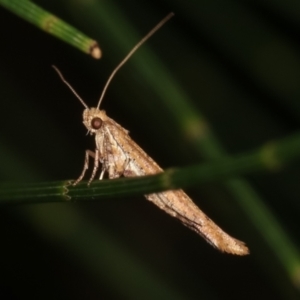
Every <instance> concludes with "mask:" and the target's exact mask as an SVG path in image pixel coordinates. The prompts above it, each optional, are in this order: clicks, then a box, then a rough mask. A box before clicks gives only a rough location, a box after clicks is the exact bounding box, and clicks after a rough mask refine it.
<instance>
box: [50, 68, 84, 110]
mask: <svg viewBox="0 0 300 300" xmlns="http://www.w3.org/2000/svg"><path fill="white" fill-rule="evenodd" d="M52 68H53V69H54V70H55V71H56V73H57V74H58V76H59V77H60V79H61V80H62V82H63V83H64V84H65V85H66V86H67V87H68V88H69V89H70V90H71V92H72V93H73V94H74V95H75V96H76V97H77V99H78V100H79V101H80V102H81V103H82V104H83V106H84V107H85V108H89V107H88V106H87V105H86V104H85V102H84V101H83V100H82V98H81V97H80V96H79V95H78V94H77V92H76V91H75V90H74V88H73V87H72V86H71V84H70V83H69V82H68V81H67V80H66V79H65V78H64V76H63V74H62V73H61V72H60V70H59V69H58V68H57V67H56V66H53V65H52Z"/></svg>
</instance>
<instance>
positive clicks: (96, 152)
mask: <svg viewBox="0 0 300 300" xmlns="http://www.w3.org/2000/svg"><path fill="white" fill-rule="evenodd" d="M98 169H99V150H98V149H96V150H95V155H94V168H93V172H92V175H91V178H90V180H89V182H88V185H90V184H91V182H92V181H93V179H94V178H95V175H96V172H97V170H98ZM102 171H103V170H102Z"/></svg>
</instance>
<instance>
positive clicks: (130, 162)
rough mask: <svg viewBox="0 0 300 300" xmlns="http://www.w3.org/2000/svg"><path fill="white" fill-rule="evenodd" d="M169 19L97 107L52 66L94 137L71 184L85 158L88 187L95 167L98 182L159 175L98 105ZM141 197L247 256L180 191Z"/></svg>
mask: <svg viewBox="0 0 300 300" xmlns="http://www.w3.org/2000/svg"><path fill="white" fill-rule="evenodd" d="M172 16H173V13H171V14H169V15H168V16H166V17H165V18H164V19H163V20H162V21H161V22H160V23H159V24H157V25H156V26H155V27H154V28H153V29H152V30H151V31H150V32H149V33H148V34H147V35H146V36H145V37H144V38H143V39H142V40H141V41H140V42H139V43H138V44H137V45H136V46H135V47H134V48H133V49H132V50H131V51H130V52H129V53H128V55H127V56H126V57H125V58H124V59H123V60H122V62H121V63H120V64H119V65H118V66H117V68H116V69H115V70H114V71H113V72H112V74H111V75H110V77H109V78H108V81H107V83H106V85H105V87H104V89H103V92H102V94H101V97H100V100H99V102H98V106H97V107H96V108H93V107H92V108H89V107H88V106H87V105H86V104H85V102H84V101H83V100H82V99H81V98H80V96H79V95H78V94H77V93H76V92H75V90H74V89H73V88H72V87H71V85H70V84H69V83H68V82H67V81H66V80H65V79H64V77H63V75H62V74H61V72H60V71H59V70H58V69H57V68H56V67H54V66H53V67H54V69H55V70H56V71H57V73H58V74H59V76H60V78H61V79H62V81H63V82H64V83H65V84H66V85H67V86H68V87H69V88H70V89H71V91H72V92H73V93H74V94H75V96H76V97H77V98H78V99H79V100H80V102H81V103H82V104H83V106H84V107H85V110H84V112H83V124H84V125H85V127H86V128H87V130H88V132H89V133H90V134H91V135H95V141H96V149H95V152H92V151H90V150H86V155H85V162H84V167H83V171H82V174H81V175H80V177H79V178H78V179H77V180H76V181H75V182H74V185H76V184H77V183H79V182H80V181H81V180H82V179H83V177H84V175H85V172H86V170H87V169H88V166H89V157H90V156H91V157H92V158H93V159H94V168H93V171H92V175H91V178H90V180H89V182H88V184H90V183H91V182H92V181H93V179H94V178H95V175H96V173H97V170H98V169H99V165H100V164H101V173H100V177H99V179H100V180H101V179H102V178H103V176H104V174H105V172H107V173H108V177H109V178H110V179H113V178H118V177H120V176H125V177H135V176H144V175H150V174H157V173H161V172H163V170H162V169H161V168H160V167H159V166H158V164H157V163H156V162H155V161H154V160H153V159H152V158H151V157H149V156H148V155H147V154H146V153H145V151H144V150H143V149H142V148H141V147H139V146H138V145H137V144H136V143H135V142H134V141H133V140H132V139H131V138H130V136H129V134H128V131H127V130H126V129H124V128H123V127H122V126H121V125H119V124H118V123H117V122H115V121H114V120H113V119H111V118H110V117H108V116H107V115H106V113H105V111H104V110H100V109H99V106H100V103H101V101H102V99H103V96H104V94H105V91H106V89H107V87H108V85H109V83H110V81H111V79H112V77H113V76H114V75H115V73H116V72H117V71H118V70H119V69H120V68H121V66H122V65H123V64H124V63H125V62H126V61H127V60H128V59H129V58H130V56H131V55H132V54H133V53H134V52H135V51H136V49H137V48H138V47H140V46H141V44H143V43H144V42H145V41H146V40H147V39H148V38H149V37H150V36H151V35H152V34H153V33H154V32H155V31H157V30H158V29H159V28H160V27H161V26H162V25H163V24H164V23H165V22H166V21H167V20H169V19H170V18H171V17H172ZM145 197H146V198H147V199H148V200H149V201H151V202H153V203H154V204H155V205H157V206H158V207H159V208H160V209H162V210H164V211H165V212H166V213H168V214H169V215H171V216H173V217H175V218H177V219H179V220H180V221H181V222H182V223H183V225H185V226H187V227H188V228H190V229H192V230H194V231H196V232H197V233H198V234H199V235H201V236H202V237H204V239H205V240H206V241H207V242H209V243H210V244H211V245H213V246H214V247H216V248H217V249H219V250H221V251H223V252H227V253H231V254H237V255H246V254H248V253H249V250H248V248H247V246H246V245H245V244H244V243H243V242H242V241H239V240H237V239H235V238H233V237H231V236H230V235H228V234H227V233H225V232H224V231H223V230H222V229H221V228H220V227H218V226H217V225H216V224H215V223H214V222H213V221H212V220H211V219H210V218H208V217H207V216H206V215H205V214H204V213H203V212H202V211H201V210H200V209H199V208H198V207H197V206H196V205H195V204H194V202H193V201H192V200H191V199H190V198H189V197H188V195H187V194H185V193H184V191H182V190H174V191H166V192H160V193H155V194H149V195H145Z"/></svg>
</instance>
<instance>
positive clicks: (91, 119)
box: [83, 107, 107, 134]
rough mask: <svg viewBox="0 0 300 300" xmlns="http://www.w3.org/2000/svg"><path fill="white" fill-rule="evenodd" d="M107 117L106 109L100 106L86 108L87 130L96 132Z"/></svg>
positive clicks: (84, 120)
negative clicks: (101, 108) (100, 108)
mask: <svg viewBox="0 0 300 300" xmlns="http://www.w3.org/2000/svg"><path fill="white" fill-rule="evenodd" d="M106 119H107V117H106V113H105V111H104V110H99V109H98V108H94V107H91V108H86V109H85V110H84V111H83V124H84V125H85V127H86V128H87V130H88V131H89V132H90V133H91V134H92V133H96V132H97V131H98V130H100V129H101V128H102V126H103V122H105V121H106Z"/></svg>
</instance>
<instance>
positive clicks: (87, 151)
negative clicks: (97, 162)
mask: <svg viewBox="0 0 300 300" xmlns="http://www.w3.org/2000/svg"><path fill="white" fill-rule="evenodd" d="M90 156H91V157H93V158H95V153H94V152H93V151H91V150H86V151H85V159H84V164H83V170H82V173H81V175H80V176H79V178H78V179H77V180H76V181H75V182H74V183H73V185H76V184H78V183H79V182H80V181H81V180H82V178H83V177H84V174H85V172H86V170H87V169H88V168H89V158H90Z"/></svg>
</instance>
